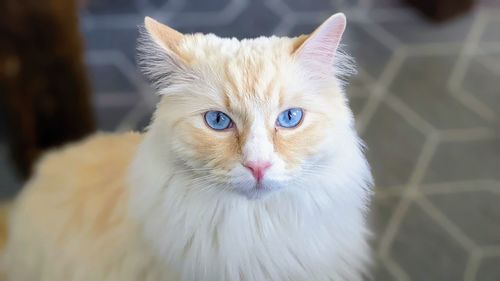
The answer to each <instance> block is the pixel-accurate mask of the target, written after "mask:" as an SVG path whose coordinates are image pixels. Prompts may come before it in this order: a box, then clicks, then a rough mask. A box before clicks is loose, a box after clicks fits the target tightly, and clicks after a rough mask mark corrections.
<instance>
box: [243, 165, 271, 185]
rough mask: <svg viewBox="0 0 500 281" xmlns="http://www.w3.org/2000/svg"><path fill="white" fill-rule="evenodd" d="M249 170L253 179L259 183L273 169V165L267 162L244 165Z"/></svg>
mask: <svg viewBox="0 0 500 281" xmlns="http://www.w3.org/2000/svg"><path fill="white" fill-rule="evenodd" d="M243 166H245V167H246V168H247V169H249V170H250V172H252V175H253V177H254V178H255V179H256V180H257V181H259V182H260V181H261V180H262V178H263V177H264V172H265V171H266V170H267V169H269V167H271V163H269V162H267V161H263V162H259V161H248V162H245V163H244V164H243Z"/></svg>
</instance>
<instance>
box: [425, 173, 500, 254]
mask: <svg viewBox="0 0 500 281" xmlns="http://www.w3.org/2000/svg"><path fill="white" fill-rule="evenodd" d="M497 185H500V182H499V183H497ZM499 191H500V190H499ZM429 200H431V201H432V203H433V204H434V206H436V207H437V208H438V209H439V210H441V212H442V213H443V214H444V215H445V216H446V217H447V218H449V219H450V220H451V221H452V222H453V223H454V224H455V225H456V226H458V227H459V228H460V230H461V231H462V232H463V233H464V234H465V235H467V237H469V238H471V239H472V240H474V241H475V242H476V243H477V244H478V245H481V246H485V247H486V246H495V245H500V192H499V193H492V192H488V191H477V192H473V191H471V192H458V193H452V194H440V195H432V196H430V199H429ZM463 218H467V219H466V220H464V219H463Z"/></svg>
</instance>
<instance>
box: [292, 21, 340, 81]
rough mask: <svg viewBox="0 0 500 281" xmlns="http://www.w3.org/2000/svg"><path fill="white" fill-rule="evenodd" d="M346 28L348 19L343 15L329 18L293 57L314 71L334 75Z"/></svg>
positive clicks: (297, 49) (299, 47)
mask: <svg viewBox="0 0 500 281" xmlns="http://www.w3.org/2000/svg"><path fill="white" fill-rule="evenodd" d="M345 27H346V17H345V15H344V14H343V13H337V14H335V15H333V16H331V17H329V18H328V19H327V20H326V21H325V22H323V23H322V24H321V25H320V26H319V27H318V28H316V30H315V31H314V32H313V33H312V34H311V35H309V37H308V38H307V39H306V40H305V41H304V42H302V43H301V44H300V45H299V46H298V47H297V48H296V49H295V50H294V53H293V55H294V56H295V57H296V59H297V60H299V61H300V62H301V63H303V64H305V65H307V66H309V67H311V68H312V70H315V71H319V72H321V73H323V74H332V73H333V65H334V63H335V58H336V56H337V49H338V47H339V44H340V40H341V38H342V34H343V33H344V30H345Z"/></svg>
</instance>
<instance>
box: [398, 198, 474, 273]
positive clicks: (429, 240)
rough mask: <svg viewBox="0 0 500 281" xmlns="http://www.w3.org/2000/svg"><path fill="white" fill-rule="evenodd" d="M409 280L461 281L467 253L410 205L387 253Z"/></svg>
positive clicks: (428, 218)
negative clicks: (410, 278) (406, 274)
mask: <svg viewBox="0 0 500 281" xmlns="http://www.w3.org/2000/svg"><path fill="white" fill-rule="evenodd" d="M390 254H391V256H392V258H393V260H394V261H396V262H397V263H398V264H399V265H400V266H401V267H402V268H403V269H404V270H405V272H407V273H408V275H409V276H411V277H412V280H426V281H443V280H462V276H463V274H464V270H465V265H466V262H467V258H468V253H467V252H465V250H464V249H463V248H462V246H461V245H460V244H458V243H457V242H456V241H455V240H453V239H452V238H451V237H450V236H449V235H448V234H447V233H446V232H445V231H444V230H443V228H441V227H440V226H439V225H437V224H435V223H434V221H432V219H431V218H430V217H428V216H427V215H426V214H425V213H424V212H423V211H422V210H421V209H420V208H419V207H417V206H415V205H412V206H411V207H410V209H409V210H408V212H407V214H406V216H405V218H404V219H403V221H402V223H401V226H400V227H399V232H398V234H397V236H396V238H395V240H394V242H393V245H392V249H391V252H390Z"/></svg>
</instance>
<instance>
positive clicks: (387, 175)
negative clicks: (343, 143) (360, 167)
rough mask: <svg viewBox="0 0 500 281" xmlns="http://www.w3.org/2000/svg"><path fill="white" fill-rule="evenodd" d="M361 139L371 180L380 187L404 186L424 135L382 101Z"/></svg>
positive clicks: (413, 165)
mask: <svg viewBox="0 0 500 281" xmlns="http://www.w3.org/2000/svg"><path fill="white" fill-rule="evenodd" d="M363 139H364V140H365V141H366V143H367V147H368V148H367V155H368V160H369V162H370V163H371V165H372V170H373V173H374V177H375V183H376V184H377V186H380V187H389V186H395V185H404V184H406V183H407V182H408V180H409V178H410V175H411V174H412V172H413V169H414V167H415V164H416V161H417V158H418V155H419V154H420V151H421V149H422V145H423V143H424V141H425V136H424V135H422V134H421V133H420V132H419V131H418V130H417V129H415V128H414V127H412V126H411V125H409V124H408V123H407V122H406V121H405V120H404V119H403V118H402V117H401V116H400V115H399V114H397V113H396V112H394V110H392V109H391V108H390V107H388V106H387V105H385V104H382V105H381V106H380V107H379V109H378V111H377V112H376V113H375V115H374V116H373V118H372V119H371V121H370V123H369V125H368V127H367V129H366V131H365V132H364V134H363Z"/></svg>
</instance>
